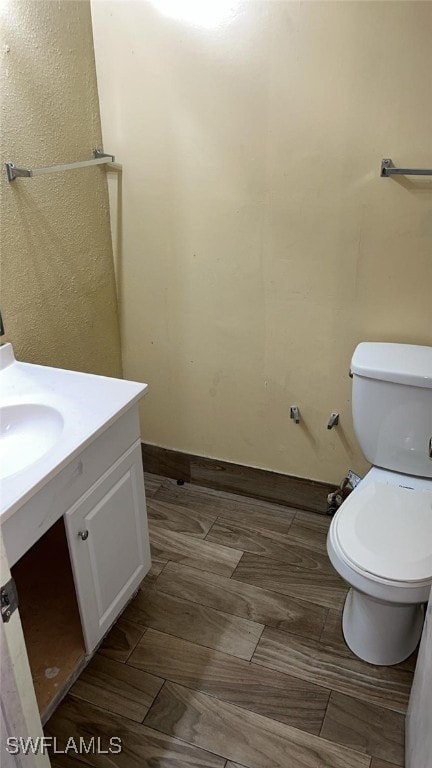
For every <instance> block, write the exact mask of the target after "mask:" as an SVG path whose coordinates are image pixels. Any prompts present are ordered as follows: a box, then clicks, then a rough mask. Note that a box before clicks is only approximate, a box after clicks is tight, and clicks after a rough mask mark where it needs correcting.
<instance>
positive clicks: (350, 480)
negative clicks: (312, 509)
mask: <svg viewBox="0 0 432 768" xmlns="http://www.w3.org/2000/svg"><path fill="white" fill-rule="evenodd" d="M361 479H362V478H361V477H360V475H357V474H356V473H355V472H353V471H352V469H349V470H348V472H347V474H346V476H345V477H344V479H343V480H342V481H341V483H339V486H338V488H336V490H335V491H333V493H329V494H328V496H327V510H326V514H327V515H334V514H335V512H337V511H338V509H339V507H340V506H341V504H343V502H344V501H345V499H346V497H347V496H349V494H350V493H351V492H352V491H353V490H354V488H356V487H357V485H358V484H359V483H360V482H361Z"/></svg>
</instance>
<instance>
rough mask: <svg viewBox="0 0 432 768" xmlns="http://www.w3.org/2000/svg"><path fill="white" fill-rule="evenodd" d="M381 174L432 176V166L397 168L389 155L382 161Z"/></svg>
mask: <svg viewBox="0 0 432 768" xmlns="http://www.w3.org/2000/svg"><path fill="white" fill-rule="evenodd" d="M380 176H432V168H395V167H394V165H393V161H392V160H390V158H389V157H386V158H384V160H382V161H381V173H380Z"/></svg>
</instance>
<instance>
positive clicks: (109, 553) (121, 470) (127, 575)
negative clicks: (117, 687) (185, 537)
mask: <svg viewBox="0 0 432 768" xmlns="http://www.w3.org/2000/svg"><path fill="white" fill-rule="evenodd" d="M65 526H66V532H67V538H68V544H69V551H70V557H71V562H72V570H73V574H74V580H75V585H76V592H77V598H78V607H79V610H80V614H81V621H82V629H83V634H84V640H85V644H86V650H87V652H88V653H91V652H92V651H93V650H94V649H95V647H96V646H97V644H98V643H99V642H100V640H101V639H102V638H103V636H104V635H105V634H106V632H107V631H108V629H109V628H110V626H111V624H112V623H113V622H114V621H115V619H116V618H117V616H118V614H119V613H120V611H121V610H122V608H123V607H124V605H125V604H126V603H127V601H128V600H129V599H130V597H131V596H132V594H133V593H134V591H135V590H136V589H137V588H138V585H139V583H140V581H142V579H143V578H144V576H145V574H146V573H147V571H148V570H149V568H150V547H149V542H148V533H147V517H146V508H145V495H144V482H143V471H142V458H141V443H140V441H139V440H137V441H136V443H135V444H134V445H133V446H132V447H131V448H130V449H129V450H127V451H126V452H125V453H124V454H123V455H122V456H121V457H120V458H119V459H118V460H117V461H116V462H115V463H114V465H113V466H111V467H110V468H109V469H108V470H107V471H106V472H105V473H104V474H103V475H102V477H101V478H100V479H99V480H97V482H96V483H94V485H92V487H91V488H90V489H89V490H88V491H87V493H85V494H84V495H83V496H82V497H81V498H80V499H79V500H78V501H77V502H76V503H75V504H73V505H72V506H71V507H70V508H69V509H68V510H67V511H66V513H65Z"/></svg>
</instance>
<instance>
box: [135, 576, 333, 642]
mask: <svg viewBox="0 0 432 768" xmlns="http://www.w3.org/2000/svg"><path fill="white" fill-rule="evenodd" d="M195 570H198V569H195ZM158 578H159V577H158ZM223 578H227V577H223ZM231 580H232V581H236V580H235V579H231V577H230V578H229V579H228V581H231ZM236 584H245V586H254V585H253V584H247V583H246V582H244V581H236ZM149 588H150V589H151V590H154V591H155V592H157V593H158V594H161V595H167V596H169V597H174V598H177V599H179V600H185V602H189V603H193V604H194V605H200V606H202V607H203V608H209V609H210V610H213V611H217V612H218V613H224V614H226V615H227V616H233V618H236V619H243V620H244V621H250V622H251V623H252V624H263V630H262V631H261V635H262V633H263V632H264V629H267V628H268V629H277V630H278V631H279V632H284V633H285V634H289V635H293V636H294V637H300V638H304V639H306V640H316V642H321V634H322V632H323V629H321V632H320V634H319V636H317V635H310V634H308V635H306V634H305V633H304V632H293V630H289V629H281V627H279V626H275V625H273V624H267V623H266V622H265V621H258V620H257V619H251V618H250V617H249V616H242V615H240V614H239V613H232V611H227V610H223V609H222V608H215V607H214V606H213V605H208V604H207V603H202V602H200V601H199V600H194V599H193V598H192V597H187V598H185V597H178V595H174V594H173V593H172V592H169V591H167V590H166V589H164V588H163V587H162V588H161V587H159V586H158V584H157V580H156V581H155V582H154V584H152V585H151V586H150V587H149ZM256 589H261V587H256ZM268 591H269V592H271V590H268ZM272 594H275V595H281V593H280V592H272ZM281 596H282V597H286V598H288V599H292V600H298V602H305V603H306V602H307V603H308V604H309V605H313V606H315V607H316V608H321V609H322V610H324V611H328V610H329V609H328V608H325V607H323V606H322V605H319V604H318V603H313V602H312V601H306V600H302V599H301V598H295V597H292V598H290V595H281ZM307 607H308V606H305V610H306V608H307ZM138 610H139V609H138ZM127 620H128V621H131V623H136V622H133V621H132V620H131V619H127ZM324 623H325V619H324ZM137 626H138V625H137ZM261 635H260V638H259V640H260V639H261ZM140 639H141V638H140ZM259 640H258V642H259ZM138 642H139V641H138ZM189 642H191V641H189ZM258 642H257V645H258Z"/></svg>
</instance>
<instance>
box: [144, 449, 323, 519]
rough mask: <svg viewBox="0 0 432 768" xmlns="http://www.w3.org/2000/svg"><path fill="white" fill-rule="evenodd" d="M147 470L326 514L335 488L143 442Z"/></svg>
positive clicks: (196, 483)
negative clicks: (330, 495)
mask: <svg viewBox="0 0 432 768" xmlns="http://www.w3.org/2000/svg"><path fill="white" fill-rule="evenodd" d="M142 454H143V464H144V469H145V470H146V471H147V472H152V473H154V474H156V475H163V476H164V477H172V478H174V479H176V480H183V481H184V482H187V483H192V484H195V485H203V486H206V487H207V488H214V489H216V490H220V491H230V492H231V493H239V494H242V495H245V496H254V497H255V498H257V499H262V500H263V501H270V502H272V503H274V504H284V505H285V506H290V507H295V508H297V509H306V510H309V511H311V512H318V513H319V514H322V515H323V514H325V512H326V507H327V495H328V494H329V493H331V492H332V491H334V490H335V487H334V485H330V483H323V482H319V481H317V480H308V479H307V478H304V477H294V476H293V475H283V474H281V473H279V472H271V471H270V470H267V469H256V468H255V467H247V466H244V465H243V464H233V463H231V462H228V461H219V460H218V459H208V458H205V457H204V456H194V455H192V454H189V453H182V452H180V451H174V450H171V449H168V448H160V447H159V446H157V445H149V444H148V443H142Z"/></svg>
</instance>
